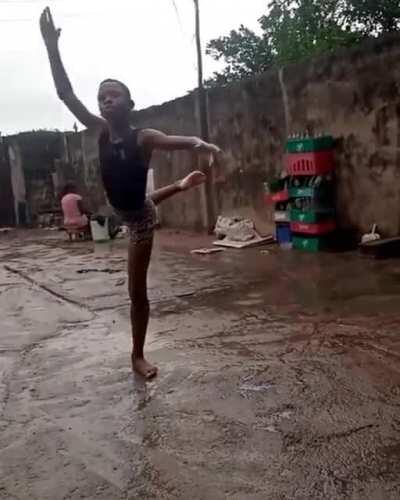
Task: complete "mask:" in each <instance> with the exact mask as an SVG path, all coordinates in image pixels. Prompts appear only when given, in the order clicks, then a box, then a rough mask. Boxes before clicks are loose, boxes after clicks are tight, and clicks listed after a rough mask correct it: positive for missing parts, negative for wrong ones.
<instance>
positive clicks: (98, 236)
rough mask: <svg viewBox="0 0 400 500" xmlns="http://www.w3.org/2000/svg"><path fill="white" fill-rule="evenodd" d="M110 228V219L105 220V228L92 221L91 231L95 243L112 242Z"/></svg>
mask: <svg viewBox="0 0 400 500" xmlns="http://www.w3.org/2000/svg"><path fill="white" fill-rule="evenodd" d="M108 227H109V222H108V217H106V218H105V222H104V225H103V226H102V225H101V224H99V223H98V222H97V221H96V220H91V221H90V229H91V231H92V238H93V241H96V242H101V241H110V232H109V229H108Z"/></svg>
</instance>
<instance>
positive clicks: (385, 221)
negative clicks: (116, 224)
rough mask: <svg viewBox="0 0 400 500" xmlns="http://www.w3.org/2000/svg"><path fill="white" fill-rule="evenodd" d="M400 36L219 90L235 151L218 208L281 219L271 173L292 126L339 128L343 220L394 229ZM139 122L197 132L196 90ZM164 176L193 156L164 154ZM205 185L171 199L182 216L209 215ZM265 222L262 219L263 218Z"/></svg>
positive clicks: (214, 111) (215, 102) (171, 207)
mask: <svg viewBox="0 0 400 500" xmlns="http://www.w3.org/2000/svg"><path fill="white" fill-rule="evenodd" d="M399 81H400V37H399V36H398V35H393V36H389V37H385V38H381V39H379V40H375V41H371V42H368V43H365V44H363V45H361V46H360V47H358V48H355V49H352V50H345V51H339V52H338V53H336V54H335V55H332V56H327V57H322V58H320V59H316V60H312V61H310V62H308V63H303V64H301V65H294V66H291V67H288V68H285V69H284V71H281V72H279V71H277V70H274V71H270V72H267V73H265V74H264V75H262V76H260V77H258V78H254V79H252V80H249V81H247V82H243V83H240V84H236V85H232V86H230V87H227V88H223V89H214V90H211V91H210V92H209V121H210V130H211V137H212V140H213V141H214V142H216V143H217V144H219V145H220V146H221V147H222V148H223V149H224V150H225V151H226V153H227V164H226V167H225V169H224V172H223V174H224V177H225V183H218V184H217V185H216V187H215V192H216V206H217V211H218V213H223V214H232V213H242V214H249V215H252V214H253V216H255V217H256V218H257V219H261V220H262V221H263V222H264V227H265V228H267V227H268V225H269V226H270V225H271V222H270V220H271V219H270V213H268V210H266V209H265V207H264V206H263V204H262V183H263V181H264V180H265V179H268V178H269V177H271V176H272V175H274V174H276V173H279V172H280V169H281V166H282V161H283V145H284V141H285V138H286V134H287V133H288V132H289V133H290V132H296V131H304V130H306V129H307V128H308V129H311V130H314V131H316V132H318V131H320V132H330V133H332V134H333V135H334V136H335V137H337V138H338V147H337V163H338V166H337V178H338V211H339V221H340V224H341V226H342V227H343V228H348V229H353V230H356V231H357V232H362V231H366V230H367V229H368V228H369V227H370V226H371V225H372V224H373V223H374V222H377V223H378V224H379V228H380V230H381V231H382V232H383V233H384V234H386V235H394V234H398V232H399V230H400V122H399V120H400V93H399ZM135 122H136V124H137V125H138V126H152V127H155V128H160V129H161V130H164V131H166V132H174V133H184V134H195V133H198V129H197V126H196V124H197V113H196V106H195V96H193V95H189V96H186V97H183V98H181V99H178V100H176V101H173V102H170V103H166V104H164V105H162V106H158V107H152V108H150V109H147V110H143V111H140V112H138V113H136V114H135ZM156 163H157V169H156V176H155V177H156V185H161V184H165V183H168V182H171V181H173V180H174V179H176V178H177V177H179V176H181V175H182V174H183V173H186V172H187V171H188V170H189V169H190V168H192V167H194V165H193V163H192V161H191V160H190V159H189V158H188V157H187V156H186V157H185V156H183V155H175V156H171V157H170V158H169V159H163V160H157V162H156ZM200 207H201V200H199V195H198V193H197V192H196V193H188V194H186V195H185V196H182V197H181V198H180V199H178V198H176V199H174V200H173V201H172V202H171V203H169V204H166V205H165V207H163V209H162V217H163V220H164V221H165V222H166V223H167V224H169V225H172V226H178V227H194V226H199V225H201V222H202V221H201V216H200V215H199V212H200ZM260 225H261V224H260Z"/></svg>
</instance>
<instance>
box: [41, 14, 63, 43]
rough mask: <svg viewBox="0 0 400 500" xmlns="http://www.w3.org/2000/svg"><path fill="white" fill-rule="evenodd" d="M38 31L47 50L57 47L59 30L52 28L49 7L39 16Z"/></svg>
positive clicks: (52, 23)
mask: <svg viewBox="0 0 400 500" xmlns="http://www.w3.org/2000/svg"><path fill="white" fill-rule="evenodd" d="M40 31H41V32H42V37H43V40H44V43H45V44H46V46H47V47H48V48H54V47H57V45H58V39H59V38H60V34H61V29H58V28H56V27H55V26H54V21H53V16H52V15H51V11H50V8H49V7H46V8H45V9H44V11H43V12H42V15H41V16H40Z"/></svg>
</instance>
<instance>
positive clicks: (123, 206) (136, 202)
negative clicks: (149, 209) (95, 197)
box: [99, 129, 151, 211]
mask: <svg viewBox="0 0 400 500" xmlns="http://www.w3.org/2000/svg"><path fill="white" fill-rule="evenodd" d="M138 133H139V129H130V131H129V133H128V134H127V136H126V137H124V139H123V140H122V141H121V142H118V143H112V142H111V141H110V134H109V132H108V130H104V131H103V132H102V133H101V135H100V139H99V157H100V169H101V176H102V179H103V184H104V188H105V190H106V193H107V197H108V199H109V201H110V203H111V205H112V206H113V207H114V208H116V209H117V210H123V211H136V210H141V209H142V208H143V207H144V202H145V199H146V186H147V173H148V169H149V163H150V159H151V154H149V153H146V151H145V150H144V148H142V147H141V146H139V145H138Z"/></svg>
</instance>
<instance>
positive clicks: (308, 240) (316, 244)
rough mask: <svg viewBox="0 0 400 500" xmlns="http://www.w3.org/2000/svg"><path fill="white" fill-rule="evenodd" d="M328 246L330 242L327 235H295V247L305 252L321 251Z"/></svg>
mask: <svg viewBox="0 0 400 500" xmlns="http://www.w3.org/2000/svg"><path fill="white" fill-rule="evenodd" d="M327 247H328V242H327V239H326V238H325V237H323V236H322V237H318V236H314V237H304V236H297V235H294V236H293V248H294V249H295V250H302V251H304V252H320V251H321V250H325V249H326V248H327Z"/></svg>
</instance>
